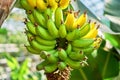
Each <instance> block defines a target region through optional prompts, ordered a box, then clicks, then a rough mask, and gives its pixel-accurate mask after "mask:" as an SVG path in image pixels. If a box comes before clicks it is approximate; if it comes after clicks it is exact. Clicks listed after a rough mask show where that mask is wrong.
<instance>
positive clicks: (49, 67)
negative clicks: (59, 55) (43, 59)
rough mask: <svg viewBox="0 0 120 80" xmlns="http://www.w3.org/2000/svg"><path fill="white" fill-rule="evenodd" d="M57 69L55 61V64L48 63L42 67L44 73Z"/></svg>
mask: <svg viewBox="0 0 120 80" xmlns="http://www.w3.org/2000/svg"><path fill="white" fill-rule="evenodd" d="M56 69H57V63H55V64H48V65H46V66H45V67H44V70H45V73H52V72H53V71H55V70H56Z"/></svg>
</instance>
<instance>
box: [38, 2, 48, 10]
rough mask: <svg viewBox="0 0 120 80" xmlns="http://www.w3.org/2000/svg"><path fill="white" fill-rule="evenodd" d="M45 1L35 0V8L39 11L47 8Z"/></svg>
mask: <svg viewBox="0 0 120 80" xmlns="http://www.w3.org/2000/svg"><path fill="white" fill-rule="evenodd" d="M47 5H48V4H47V3H46V2H45V1H44V0H36V6H37V9H38V10H39V11H41V12H43V11H45V10H46V9H47Z"/></svg>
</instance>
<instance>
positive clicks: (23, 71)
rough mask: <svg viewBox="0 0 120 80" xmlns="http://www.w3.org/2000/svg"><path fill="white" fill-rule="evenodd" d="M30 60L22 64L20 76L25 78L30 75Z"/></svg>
mask: <svg viewBox="0 0 120 80" xmlns="http://www.w3.org/2000/svg"><path fill="white" fill-rule="evenodd" d="M29 61H30V59H29V58H26V59H25V61H24V62H23V63H22V65H21V67H20V69H19V75H21V76H24V75H26V74H27V73H28V71H29V69H28V63H29Z"/></svg>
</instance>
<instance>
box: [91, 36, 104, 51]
mask: <svg viewBox="0 0 120 80" xmlns="http://www.w3.org/2000/svg"><path fill="white" fill-rule="evenodd" d="M101 42H102V38H100V37H98V38H96V40H95V42H94V43H93V44H92V45H93V47H94V48H95V49H98V48H99V47H100V44H101Z"/></svg>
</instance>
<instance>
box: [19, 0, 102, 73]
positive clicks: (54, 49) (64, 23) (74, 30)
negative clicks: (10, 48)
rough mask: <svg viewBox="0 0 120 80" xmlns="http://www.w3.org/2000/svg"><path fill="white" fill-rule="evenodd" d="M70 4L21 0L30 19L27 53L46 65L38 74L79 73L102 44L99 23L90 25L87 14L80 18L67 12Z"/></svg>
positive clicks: (66, 0) (40, 66)
mask: <svg viewBox="0 0 120 80" xmlns="http://www.w3.org/2000/svg"><path fill="white" fill-rule="evenodd" d="M69 3H70V0H21V5H22V7H23V8H24V9H25V10H26V14H27V18H25V21H24V23H25V24H26V28H27V29H26V30H25V34H26V35H27V39H28V42H29V44H30V45H25V47H26V49H27V50H28V51H29V52H31V53H33V54H37V55H40V57H41V58H42V59H43V61H42V62H41V63H40V64H38V65H37V67H36V68H37V70H42V69H44V70H45V72H46V73H51V72H54V71H56V70H60V71H61V70H64V69H65V68H66V67H68V66H69V67H70V68H72V69H79V68H81V67H84V66H86V65H88V64H87V55H88V54H90V53H91V52H93V51H94V50H95V49H97V48H98V47H99V45H100V43H101V41H102V39H101V38H100V37H99V38H98V37H97V36H98V28H99V26H98V27H96V22H91V21H87V13H86V12H84V13H83V14H81V15H80V16H79V17H76V16H75V12H74V11H73V10H68V11H67V15H66V14H64V11H63V9H66V8H67V7H68V5H69Z"/></svg>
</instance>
